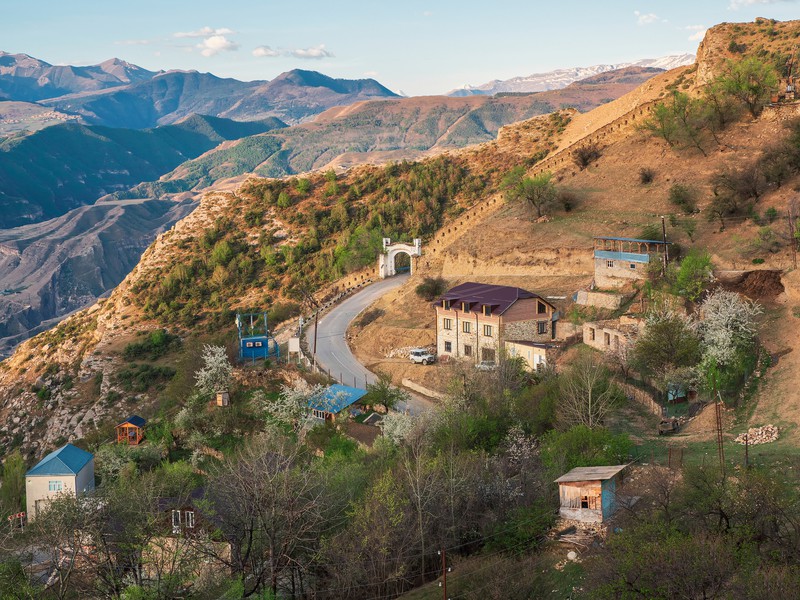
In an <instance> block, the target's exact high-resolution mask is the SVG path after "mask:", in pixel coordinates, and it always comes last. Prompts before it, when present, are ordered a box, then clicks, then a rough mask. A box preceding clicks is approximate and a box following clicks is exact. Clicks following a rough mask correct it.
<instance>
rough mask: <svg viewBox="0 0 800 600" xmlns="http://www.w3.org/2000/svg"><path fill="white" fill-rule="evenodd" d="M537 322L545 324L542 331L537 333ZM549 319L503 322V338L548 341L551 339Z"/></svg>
mask: <svg viewBox="0 0 800 600" xmlns="http://www.w3.org/2000/svg"><path fill="white" fill-rule="evenodd" d="M539 323H544V324H545V331H544V333H539V329H538V325H539ZM551 326H552V325H551V323H550V320H549V319H548V320H544V319H543V320H541V321H538V320H533V319H531V320H529V321H513V322H511V323H504V324H503V331H502V335H503V339H504V340H520V341H524V342H542V343H544V342H550V341H552V333H551Z"/></svg>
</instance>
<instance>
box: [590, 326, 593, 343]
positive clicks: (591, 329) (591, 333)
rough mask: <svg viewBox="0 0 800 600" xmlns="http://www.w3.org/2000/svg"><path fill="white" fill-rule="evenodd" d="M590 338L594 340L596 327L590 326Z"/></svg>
mask: <svg viewBox="0 0 800 600" xmlns="http://www.w3.org/2000/svg"><path fill="white" fill-rule="evenodd" d="M589 340H590V341H592V342H593V341H594V327H589Z"/></svg>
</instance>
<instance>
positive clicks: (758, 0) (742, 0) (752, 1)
mask: <svg viewBox="0 0 800 600" xmlns="http://www.w3.org/2000/svg"><path fill="white" fill-rule="evenodd" d="M795 1H796V0H731V3H730V4H729V5H728V9H729V10H739V9H740V8H744V7H747V6H755V5H757V4H778V3H780V2H795Z"/></svg>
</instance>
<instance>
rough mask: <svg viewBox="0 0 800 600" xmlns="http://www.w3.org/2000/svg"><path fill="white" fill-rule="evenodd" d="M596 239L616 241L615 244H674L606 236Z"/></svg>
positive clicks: (598, 236) (599, 236)
mask: <svg viewBox="0 0 800 600" xmlns="http://www.w3.org/2000/svg"><path fill="white" fill-rule="evenodd" d="M594 239H596V240H612V241H615V242H642V243H648V244H661V245H664V244H672V242H664V241H662V240H640V239H638V238H623V237H608V236H605V235H597V236H595V238H594Z"/></svg>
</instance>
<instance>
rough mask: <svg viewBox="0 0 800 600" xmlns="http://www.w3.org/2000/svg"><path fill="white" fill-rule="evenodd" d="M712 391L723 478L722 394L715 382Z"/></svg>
mask: <svg viewBox="0 0 800 600" xmlns="http://www.w3.org/2000/svg"><path fill="white" fill-rule="evenodd" d="M714 391H715V392H716V395H717V402H716V403H715V404H714V409H715V412H716V418H717V454H719V470H720V473H722V478H723V479H724V478H725V446H724V444H723V439H722V396H720V393H719V390H717V385H716V382H714Z"/></svg>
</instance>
